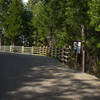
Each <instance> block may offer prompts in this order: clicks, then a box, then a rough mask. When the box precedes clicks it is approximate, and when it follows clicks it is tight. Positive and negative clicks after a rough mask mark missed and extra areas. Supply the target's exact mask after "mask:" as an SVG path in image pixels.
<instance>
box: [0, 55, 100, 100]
mask: <svg viewBox="0 0 100 100" xmlns="http://www.w3.org/2000/svg"><path fill="white" fill-rule="evenodd" d="M0 100H100V80H99V79H98V78H96V77H95V76H91V75H88V74H85V73H81V72H76V71H74V70H72V69H70V68H68V67H67V66H64V65H62V64H61V63H60V62H58V61H57V60H55V59H53V58H49V57H44V56H35V55H22V54H10V53H6V54H4V53H0Z"/></svg>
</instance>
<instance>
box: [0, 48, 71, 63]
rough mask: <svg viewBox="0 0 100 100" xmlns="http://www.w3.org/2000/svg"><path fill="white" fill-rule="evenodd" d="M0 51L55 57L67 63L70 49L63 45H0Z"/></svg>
mask: <svg viewBox="0 0 100 100" xmlns="http://www.w3.org/2000/svg"><path fill="white" fill-rule="evenodd" d="M0 52H15V53H23V54H35V55H42V56H50V57H54V58H57V59H58V60H60V61H61V62H63V63H67V62H68V60H69V56H70V49H69V48H68V47H66V46H64V47H62V48H61V47H46V46H43V47H35V46H33V47H24V46H0Z"/></svg>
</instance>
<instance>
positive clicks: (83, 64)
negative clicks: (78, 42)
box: [81, 25, 85, 73]
mask: <svg viewBox="0 0 100 100" xmlns="http://www.w3.org/2000/svg"><path fill="white" fill-rule="evenodd" d="M81 28H82V72H83V73H84V71H85V50H84V25H81Z"/></svg>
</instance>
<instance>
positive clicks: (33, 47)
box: [32, 46, 34, 54]
mask: <svg viewBox="0 0 100 100" xmlns="http://www.w3.org/2000/svg"><path fill="white" fill-rule="evenodd" d="M32 54H34V47H33V46H32Z"/></svg>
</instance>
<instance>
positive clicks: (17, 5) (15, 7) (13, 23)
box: [5, 0, 23, 43]
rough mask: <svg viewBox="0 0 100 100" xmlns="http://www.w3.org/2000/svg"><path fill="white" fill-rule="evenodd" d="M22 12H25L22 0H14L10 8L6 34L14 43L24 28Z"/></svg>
mask: <svg viewBox="0 0 100 100" xmlns="http://www.w3.org/2000/svg"><path fill="white" fill-rule="evenodd" d="M22 14H23V4H22V1H21V0H12V2H11V4H10V6H9V9H8V16H7V21H6V34H5V36H6V37H7V38H8V39H10V40H11V42H13V43H14V42H15V39H16V37H17V36H18V35H20V34H21V30H22V29H23V25H22V21H23V20H22Z"/></svg>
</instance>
